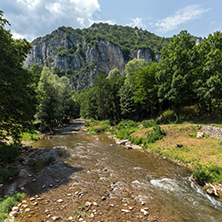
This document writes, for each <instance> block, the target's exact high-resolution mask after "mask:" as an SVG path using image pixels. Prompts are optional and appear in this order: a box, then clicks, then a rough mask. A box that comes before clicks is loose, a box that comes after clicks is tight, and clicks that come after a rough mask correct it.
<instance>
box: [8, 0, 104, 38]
mask: <svg viewBox="0 0 222 222" xmlns="http://www.w3.org/2000/svg"><path fill="white" fill-rule="evenodd" d="M4 4H5V6H6V8H10V11H9V10H8V11H6V12H4V17H5V18H6V19H7V20H8V21H9V22H10V23H11V27H10V29H11V32H12V34H14V36H15V37H16V36H19V37H20V36H24V37H25V38H27V39H28V40H30V41H31V40H33V39H34V38H36V37H38V36H43V35H45V34H48V33H50V32H52V31H53V30H55V29H56V28H58V27H59V26H71V27H73V28H84V27H88V26H89V25H90V24H91V21H93V20H95V18H94V15H95V13H96V12H97V11H100V5H99V3H98V0H16V1H14V0H7V1H5V2H4Z"/></svg>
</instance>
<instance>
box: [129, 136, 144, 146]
mask: <svg viewBox="0 0 222 222" xmlns="http://www.w3.org/2000/svg"><path fill="white" fill-rule="evenodd" d="M130 141H131V142H132V143H133V144H136V145H140V144H142V143H143V138H141V137H131V138H130Z"/></svg>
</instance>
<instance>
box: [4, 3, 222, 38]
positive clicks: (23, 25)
mask: <svg viewBox="0 0 222 222" xmlns="http://www.w3.org/2000/svg"><path fill="white" fill-rule="evenodd" d="M0 10H1V11H3V13H4V14H3V18H5V19H7V20H8V21H9V23H10V24H11V26H10V27H6V29H10V30H11V33H12V34H13V37H14V38H26V39H27V40H28V41H32V40H34V39H35V38H37V37H40V36H45V35H46V34H50V33H51V32H53V31H54V30H55V29H57V28H58V27H60V26H70V27H72V28H74V29H75V28H88V27H90V25H92V24H93V23H98V22H104V23H109V24H117V25H122V26H131V27H135V26H137V27H138V28H142V29H144V30H147V31H149V32H152V33H154V34H156V35H158V36H161V37H172V36H173V35H177V34H179V32H180V31H181V30H187V31H188V32H189V33H190V34H191V35H194V36H197V37H207V36H208V35H209V34H213V33H214V32H215V31H222V13H221V10H222V1H221V0H0Z"/></svg>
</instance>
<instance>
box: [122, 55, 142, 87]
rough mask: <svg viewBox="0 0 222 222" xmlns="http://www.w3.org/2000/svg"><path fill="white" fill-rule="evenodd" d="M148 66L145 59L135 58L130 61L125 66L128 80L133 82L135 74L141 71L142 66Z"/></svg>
mask: <svg viewBox="0 0 222 222" xmlns="http://www.w3.org/2000/svg"><path fill="white" fill-rule="evenodd" d="M144 66H146V61H145V60H144V59H133V60H131V61H129V62H128V63H127V64H126V66H125V70H124V72H125V74H126V78H127V81H128V82H129V83H132V82H133V81H134V78H135V74H136V73H137V72H138V71H139V69H140V68H142V67H144Z"/></svg>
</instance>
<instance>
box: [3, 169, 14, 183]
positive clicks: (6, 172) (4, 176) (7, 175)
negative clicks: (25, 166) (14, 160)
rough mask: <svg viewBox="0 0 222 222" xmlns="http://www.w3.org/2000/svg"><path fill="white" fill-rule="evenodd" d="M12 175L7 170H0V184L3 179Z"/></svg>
mask: <svg viewBox="0 0 222 222" xmlns="http://www.w3.org/2000/svg"><path fill="white" fill-rule="evenodd" d="M13 175H14V173H13V172H10V171H8V170H7V169H0V183H2V182H3V181H4V180H5V179H7V178H9V177H10V176H13Z"/></svg>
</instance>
